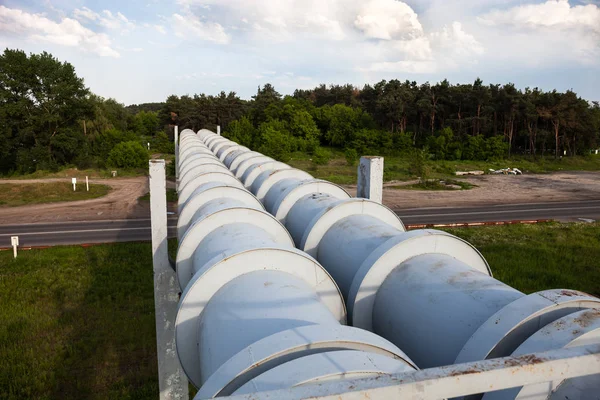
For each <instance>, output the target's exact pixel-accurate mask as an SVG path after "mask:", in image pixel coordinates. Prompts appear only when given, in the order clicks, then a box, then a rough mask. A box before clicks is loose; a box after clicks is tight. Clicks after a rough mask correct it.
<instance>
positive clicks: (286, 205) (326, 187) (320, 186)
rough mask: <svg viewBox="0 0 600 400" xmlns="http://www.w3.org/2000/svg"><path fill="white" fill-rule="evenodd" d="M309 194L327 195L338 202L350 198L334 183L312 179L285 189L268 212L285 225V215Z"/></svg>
mask: <svg viewBox="0 0 600 400" xmlns="http://www.w3.org/2000/svg"><path fill="white" fill-rule="evenodd" d="M311 193H319V194H327V195H329V196H331V197H335V198H337V199H340V200H343V199H349V198H350V197H351V196H350V195H349V194H348V192H346V191H345V190H344V189H343V188H342V187H341V186H339V185H336V184H335V183H331V182H329V181H324V180H321V179H313V180H308V181H302V182H298V184H297V185H294V186H291V187H289V188H287V189H286V190H285V191H283V192H282V193H281V195H280V196H279V198H278V199H277V200H275V202H274V204H273V207H272V210H269V211H270V212H271V213H272V214H273V215H274V216H275V218H277V219H278V220H279V221H281V222H282V223H285V219H286V218H287V215H288V214H289V212H290V210H291V209H292V207H294V205H295V204H296V203H297V202H298V200H300V199H301V198H303V197H304V196H307V195H309V194H311ZM267 209H268V207H267Z"/></svg>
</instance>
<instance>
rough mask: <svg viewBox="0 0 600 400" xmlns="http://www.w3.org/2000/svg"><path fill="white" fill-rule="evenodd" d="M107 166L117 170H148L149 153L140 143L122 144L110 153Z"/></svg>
mask: <svg viewBox="0 0 600 400" xmlns="http://www.w3.org/2000/svg"><path fill="white" fill-rule="evenodd" d="M107 164H108V165H109V166H111V167H117V168H146V167H148V152H147V151H146V149H144V147H143V146H142V145H141V144H140V143H139V142H133V141H132V142H122V143H119V144H117V145H116V146H115V147H114V149H112V150H111V151H110V154H109V155H108V161H107Z"/></svg>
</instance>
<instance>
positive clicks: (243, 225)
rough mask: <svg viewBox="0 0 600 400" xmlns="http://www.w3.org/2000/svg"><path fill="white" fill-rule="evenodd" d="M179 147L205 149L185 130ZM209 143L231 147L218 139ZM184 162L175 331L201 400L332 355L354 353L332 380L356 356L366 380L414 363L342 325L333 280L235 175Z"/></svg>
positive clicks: (288, 374) (292, 373) (316, 373)
mask: <svg viewBox="0 0 600 400" xmlns="http://www.w3.org/2000/svg"><path fill="white" fill-rule="evenodd" d="M182 143H184V146H188V145H189V146H190V147H193V148H194V149H195V150H194V151H189V152H185V153H184V152H182V154H185V155H184V156H183V157H184V158H193V157H195V156H196V153H200V154H204V152H203V148H202V146H204V145H202V146H199V143H200V141H199V138H198V136H196V135H194V134H193V132H189V131H184V132H182ZM211 143H212V145H213V149H217V148H218V149H225V148H230V147H227V143H225V142H223V141H222V140H217V139H214V140H212V141H211ZM204 148H206V147H204ZM196 149H198V150H197V151H196ZM185 162H186V161H185V159H184V160H181V163H182V164H183V163H185ZM188 165H190V167H189V168H190V169H189V171H188V173H190V174H192V175H191V176H192V178H190V179H189V180H186V181H187V182H185V184H184V185H183V187H182V190H181V192H180V195H183V196H184V198H180V216H179V221H178V227H177V228H178V237H179V239H180V242H179V247H178V251H177V261H176V267H177V279H178V282H179V284H180V287H181V288H182V289H183V293H182V296H181V300H180V303H179V308H178V314H177V320H176V332H175V336H176V346H177V353H178V355H179V359H180V361H181V364H182V366H183V368H184V371H185V373H186V374H187V376H188V377H189V379H190V381H191V382H192V383H193V384H194V385H196V386H197V387H199V388H200V390H199V391H198V394H197V398H209V397H214V396H218V395H228V394H232V393H234V392H236V391H237V390H238V389H240V388H241V387H244V392H245V393H247V392H248V391H249V390H250V391H252V390H253V389H252V388H256V387H260V386H261V385H263V384H264V382H267V381H269V380H270V379H272V377H274V376H275V377H277V380H278V381H279V382H282V383H283V382H287V383H289V384H290V385H293V384H292V382H294V380H295V379H297V378H298V376H299V375H298V374H297V371H296V369H295V368H297V366H299V365H304V366H306V365H309V364H308V363H309V362H312V361H311V360H313V359H314V356H316V355H318V354H323V355H326V356H327V357H328V359H330V360H333V359H338V358H339V356H338V354H337V353H345V354H346V353H348V354H352V356H353V357H350V359H351V360H350V361H348V360H346V361H345V362H344V359H343V358H339V364H337V365H336V371H337V373H338V374H339V376H338V377H337V379H343V378H344V377H345V376H346V375H347V374H349V375H352V374H353V373H357V372H356V371H358V369H360V368H358V364H357V363H358V362H359V361H360V360H362V363H363V364H364V365H365V366H366V367H364V368H363V369H364V371H362V372H363V373H365V374H366V375H365V376H369V375H373V376H374V375H377V374H384V373H391V372H397V371H410V370H414V369H415V366H414V364H413V363H412V361H411V360H410V359H409V358H408V357H407V356H406V355H405V354H404V353H403V352H402V351H401V350H400V349H398V348H397V347H396V346H394V345H393V344H392V343H390V342H388V341H387V340H385V339H383V338H381V337H379V336H377V335H375V334H373V333H371V332H367V331H363V330H360V329H356V328H352V327H348V326H345V325H343V324H344V323H345V321H346V311H345V307H344V304H343V299H342V296H341V294H340V292H339V289H338V288H337V285H336V284H335V282H334V280H333V279H332V278H331V277H330V276H329V274H328V273H327V272H326V271H325V270H324V269H323V267H322V266H321V265H320V264H319V263H318V262H317V261H316V260H314V258H312V257H310V256H309V255H307V254H306V253H303V252H301V251H300V250H298V249H296V248H295V247H294V243H293V240H292V238H291V236H290V235H289V233H288V232H287V231H286V229H285V228H284V226H283V225H282V224H281V223H280V222H279V221H278V220H277V219H276V218H274V217H273V216H272V215H270V214H269V213H267V212H265V211H264V209H263V206H262V204H261V203H260V202H259V201H258V200H257V199H256V198H255V197H254V196H253V195H252V194H251V193H250V192H249V191H247V190H246V189H245V188H244V187H243V185H242V184H241V183H240V182H239V181H236V182H237V183H233V182H232V181H229V180H227V177H232V175H231V173H229V174H226V173H223V172H215V171H214V170H213V168H214V164H211V163H201V164H198V165H195V166H193V167H192V166H191V164H188ZM222 168H225V167H222ZM206 169H209V172H204V171H205V170H206ZM198 177H202V179H201V180H198V179H197V178H198ZM311 357H313V358H311ZM346 357H347V356H346ZM305 358H306V359H307V360H305V361H302V360H304V359H305ZM370 360H371V361H370ZM372 360H377V361H372ZM288 364H289V365H288ZM346 364H347V365H346ZM323 367H324V366H318V367H317V368H314V369H312V370H311V371H310V373H309V374H308V375H306V376H305V380H318V379H323V378H325V377H327V379H331V378H332V371H331V367H330V368H329V369H326V368H323ZM267 373H268V376H267V377H266V378H265V377H264V376H263V375H264V374H267Z"/></svg>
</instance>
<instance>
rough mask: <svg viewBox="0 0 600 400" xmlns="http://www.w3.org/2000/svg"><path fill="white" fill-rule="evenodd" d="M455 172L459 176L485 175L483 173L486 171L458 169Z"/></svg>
mask: <svg viewBox="0 0 600 400" xmlns="http://www.w3.org/2000/svg"><path fill="white" fill-rule="evenodd" d="M454 174H455V175H457V176H464V175H483V174H485V172H483V171H456V172H455V173H454Z"/></svg>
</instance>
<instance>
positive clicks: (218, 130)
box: [217, 125, 221, 136]
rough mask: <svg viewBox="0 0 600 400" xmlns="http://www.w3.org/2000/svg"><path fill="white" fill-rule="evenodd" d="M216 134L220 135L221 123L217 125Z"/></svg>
mask: <svg viewBox="0 0 600 400" xmlns="http://www.w3.org/2000/svg"><path fill="white" fill-rule="evenodd" d="M217 135H219V136H221V125H217Z"/></svg>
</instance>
